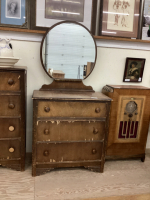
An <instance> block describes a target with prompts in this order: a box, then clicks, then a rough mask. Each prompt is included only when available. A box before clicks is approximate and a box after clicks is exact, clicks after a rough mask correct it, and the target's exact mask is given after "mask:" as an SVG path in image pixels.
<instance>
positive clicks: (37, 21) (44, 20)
mask: <svg viewBox="0 0 150 200" xmlns="http://www.w3.org/2000/svg"><path fill="white" fill-rule="evenodd" d="M31 3H32V4H31V8H32V10H31V13H32V16H33V17H32V19H31V28H32V29H35V30H36V29H38V30H46V29H47V28H50V27H51V26H52V25H54V24H56V23H58V22H60V21H62V20H71V21H77V22H79V23H81V24H83V25H84V26H86V27H87V28H88V29H89V30H93V31H94V30H95V26H96V11H97V9H96V8H97V0H69V1H66V0H60V1H54V0H42V1H41V0H32V2H31ZM92 22H93V23H92Z"/></svg>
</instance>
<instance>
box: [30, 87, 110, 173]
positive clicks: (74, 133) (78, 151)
mask: <svg viewBox="0 0 150 200" xmlns="http://www.w3.org/2000/svg"><path fill="white" fill-rule="evenodd" d="M110 102H111V99H110V98H108V97H106V96H105V95H103V94H101V93H95V92H84V93H83V92H67V91H63V92H62V91H59V92H58V91H57V90H56V91H54V90H53V91H34V94H33V110H34V112H33V117H34V118H33V123H34V126H33V163H32V170H33V171H32V174H33V176H36V175H40V174H42V173H44V172H47V171H50V170H52V169H54V168H60V167H81V166H83V167H86V168H89V169H92V170H93V171H98V172H103V169H104V161H105V146H106V143H107V134H108V119H109V109H110Z"/></svg>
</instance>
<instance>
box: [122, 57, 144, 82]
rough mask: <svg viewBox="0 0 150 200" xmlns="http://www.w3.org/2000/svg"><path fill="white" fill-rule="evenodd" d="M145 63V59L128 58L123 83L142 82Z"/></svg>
mask: <svg viewBox="0 0 150 200" xmlns="http://www.w3.org/2000/svg"><path fill="white" fill-rule="evenodd" d="M145 61H146V59H144V58H127V59H126V65H125V71H124V77H123V82H137V83H140V82H142V78H143V71H144V66H145Z"/></svg>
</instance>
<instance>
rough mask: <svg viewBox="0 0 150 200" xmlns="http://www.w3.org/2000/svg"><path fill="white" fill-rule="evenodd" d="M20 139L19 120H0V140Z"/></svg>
mask: <svg viewBox="0 0 150 200" xmlns="http://www.w3.org/2000/svg"><path fill="white" fill-rule="evenodd" d="M15 137H20V119H11V118H10V119H2V118H0V138H15Z"/></svg>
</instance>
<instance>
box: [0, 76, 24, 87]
mask: <svg viewBox="0 0 150 200" xmlns="http://www.w3.org/2000/svg"><path fill="white" fill-rule="evenodd" d="M20 78H21V76H20V74H19V73H14V72H0V90H3V91H19V90H20Z"/></svg>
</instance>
